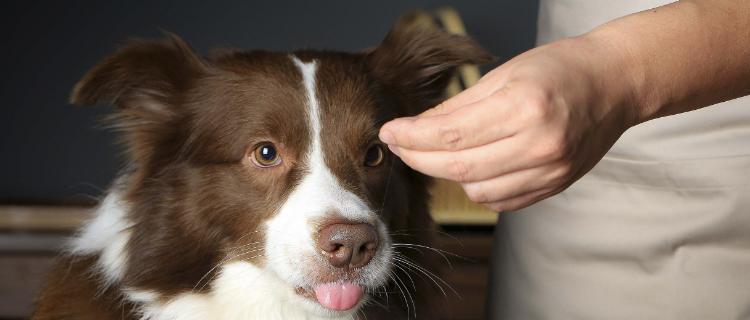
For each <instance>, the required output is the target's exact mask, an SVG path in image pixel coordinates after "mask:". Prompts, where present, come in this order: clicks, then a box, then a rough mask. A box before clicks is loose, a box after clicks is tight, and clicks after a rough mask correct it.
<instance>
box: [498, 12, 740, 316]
mask: <svg viewBox="0 0 750 320" xmlns="http://www.w3.org/2000/svg"><path fill="white" fill-rule="evenodd" d="M669 2H670V1H664V0H662V1H645V0H642V1H637V0H613V1H598V0H541V3H540V13H539V39H538V40H539V43H546V42H550V41H554V40H556V39H559V38H562V37H569V36H575V35H579V34H582V33H585V32H587V31H589V30H591V29H592V28H594V27H596V26H598V25H600V24H602V23H605V22H607V21H609V20H612V19H615V18H618V17H621V16H624V15H627V14H630V13H634V12H638V11H642V10H646V9H649V8H652V7H655V6H658V5H663V4H666V3H669ZM717 50H721V48H717ZM749 187H750V98H741V99H736V100H733V101H729V102H725V103H722V104H719V105H714V106H710V107H706V108H703V109H700V110H696V111H692V112H688V113H684V114H680V115H675V116H670V117H664V118H660V119H655V120H652V121H649V122H646V123H643V124H640V125H638V126H635V127H633V128H631V129H629V130H628V131H627V132H626V133H625V134H624V135H623V137H622V138H621V139H620V140H618V142H617V143H616V144H615V145H614V146H613V148H612V149H611V150H610V152H609V153H608V154H607V155H606V156H605V157H604V159H602V161H601V162H599V163H598V164H597V165H596V167H595V168H594V169H592V170H591V172H589V173H588V174H587V175H585V176H584V177H582V178H581V179H580V180H579V181H577V182H575V183H574V184H573V185H572V186H570V187H569V188H568V189H567V190H565V191H564V192H562V193H560V194H558V195H556V196H553V197H551V198H549V199H546V200H543V201H541V202H539V203H537V204H535V205H533V206H531V207H528V208H526V209H523V210H519V211H518V212H513V213H503V214H501V215H500V218H499V221H498V224H497V228H496V231H495V244H494V249H493V250H494V251H493V269H492V276H491V282H492V286H491V295H490V297H489V299H488V311H489V315H490V318H493V319H748V318H750V191H749V190H750V188H749Z"/></svg>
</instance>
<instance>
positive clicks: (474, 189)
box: [464, 185, 489, 203]
mask: <svg viewBox="0 0 750 320" xmlns="http://www.w3.org/2000/svg"><path fill="white" fill-rule="evenodd" d="M464 192H466V196H468V197H469V200H471V201H472V202H474V203H487V202H489V197H488V196H487V193H486V191H484V190H483V188H481V187H480V186H479V185H472V186H469V187H466V186H465V187H464Z"/></svg>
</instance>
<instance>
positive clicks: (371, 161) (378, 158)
mask: <svg viewBox="0 0 750 320" xmlns="http://www.w3.org/2000/svg"><path fill="white" fill-rule="evenodd" d="M383 159H385V152H384V151H383V147H382V146H380V145H374V146H372V147H370V149H367V153H366V154H365V165H366V166H368V167H377V166H378V165H380V164H381V163H383Z"/></svg>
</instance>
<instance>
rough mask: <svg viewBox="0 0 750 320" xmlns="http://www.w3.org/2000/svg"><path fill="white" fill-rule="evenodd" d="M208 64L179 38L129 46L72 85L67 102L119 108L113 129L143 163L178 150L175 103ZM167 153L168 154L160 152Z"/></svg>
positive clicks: (132, 155)
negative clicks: (123, 138)
mask: <svg viewBox="0 0 750 320" xmlns="http://www.w3.org/2000/svg"><path fill="white" fill-rule="evenodd" d="M207 68H208V67H207V65H206V63H205V62H204V61H203V60H202V59H201V58H200V57H198V56H197V55H196V54H195V52H194V51H193V50H192V49H191V48H190V47H189V46H188V45H187V44H186V43H185V42H184V41H183V40H182V39H180V38H179V37H177V36H176V35H173V34H167V39H166V40H162V41H149V40H132V41H130V42H128V43H127V44H126V45H125V46H123V47H122V48H120V49H119V50H118V51H117V52H115V53H114V54H112V55H111V56H109V57H107V58H106V59H104V61H102V62H101V63H99V64H98V65H96V66H95V67H94V68H92V69H91V70H90V71H88V72H87V73H86V75H84V76H83V79H81V80H80V82H78V84H76V86H75V88H74V89H73V93H72V95H71V97H70V102H71V103H73V104H76V105H94V104H111V105H115V106H116V107H117V111H116V113H115V117H114V119H113V120H114V121H115V123H114V126H115V127H116V128H118V129H120V130H122V131H123V132H124V133H125V142H126V144H127V145H128V149H129V154H130V156H131V157H133V160H135V161H141V160H146V158H148V157H151V156H153V153H154V152H156V150H157V149H159V150H176V149H177V148H179V146H177V145H173V146H164V143H172V144H175V139H174V138H175V137H174V134H175V131H174V130H175V129H169V128H170V127H174V126H173V125H171V124H173V123H175V122H177V121H179V120H177V118H178V116H179V115H180V111H179V110H178V108H179V105H178V104H179V103H180V102H179V101H180V100H181V97H182V95H183V94H184V93H185V92H186V91H187V90H188V89H189V88H190V87H191V86H192V85H193V83H194V82H195V81H196V80H197V79H198V78H199V77H200V76H201V75H202V74H205V73H206V72H207V70H208V69H207ZM164 147H171V148H164Z"/></svg>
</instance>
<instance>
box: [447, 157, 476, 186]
mask: <svg viewBox="0 0 750 320" xmlns="http://www.w3.org/2000/svg"><path fill="white" fill-rule="evenodd" d="M448 175H449V177H450V178H451V179H452V180H455V181H458V182H467V181H469V178H470V175H471V169H470V166H469V164H468V162H466V161H463V160H460V159H454V160H452V161H451V162H450V164H449V165H448Z"/></svg>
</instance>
